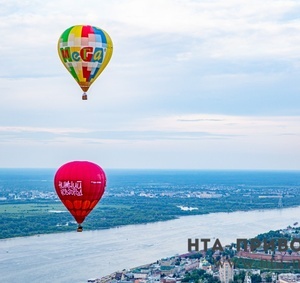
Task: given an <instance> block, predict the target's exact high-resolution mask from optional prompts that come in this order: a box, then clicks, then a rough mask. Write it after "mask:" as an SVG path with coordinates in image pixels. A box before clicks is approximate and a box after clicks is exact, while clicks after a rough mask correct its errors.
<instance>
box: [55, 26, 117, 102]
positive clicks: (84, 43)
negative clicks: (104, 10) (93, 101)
mask: <svg viewBox="0 0 300 283" xmlns="http://www.w3.org/2000/svg"><path fill="white" fill-rule="evenodd" d="M112 52H113V43H112V41H111V38H110V36H109V35H108V34H107V32H105V31H104V30H102V29H100V28H97V27H93V26H89V25H76V26H72V27H70V28H68V29H67V30H65V31H64V32H63V34H62V35H61V36H60V38H59V40H58V55H59V58H60V60H61V61H62V63H63V64H64V66H65V67H66V69H67V70H68V71H69V72H70V74H71V75H72V76H73V78H74V79H75V80H76V81H77V83H78V84H79V86H80V87H81V89H82V90H83V92H84V94H83V95H82V99H83V100H86V99H87V94H86V92H87V91H88V89H89V87H90V86H91V84H92V83H93V82H94V81H95V80H96V79H97V78H98V76H99V75H100V74H101V73H102V71H103V70H104V69H105V67H106V66H107V64H108V62H109V60H110V58H111V56H112Z"/></svg>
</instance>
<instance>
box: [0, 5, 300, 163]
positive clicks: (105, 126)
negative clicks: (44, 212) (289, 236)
mask: <svg viewBox="0 0 300 283" xmlns="http://www.w3.org/2000/svg"><path fill="white" fill-rule="evenodd" d="M0 1H1V0H0ZM2 2H3V3H2ZM2 2H1V11H0V38H1V45H0V52H1V54H2V57H1V58H2V61H1V69H0V91H1V94H2V96H1V105H0V121H1V123H0V127H1V128H0V135H1V141H0V142H1V144H2V145H3V147H2V148H1V155H2V156H3V157H4V156H5V157H6V158H4V159H3V160H6V162H4V163H2V166H5V164H8V163H9V164H10V165H11V166H13V164H14V160H15V161H16V164H22V165H26V164H25V163H24V162H25V161H23V160H25V159H24V157H25V156H26V155H27V154H29V152H31V154H32V157H30V158H32V160H33V161H32V166H34V164H38V166H44V165H45V164H49V163H47V162H46V161H47V160H51V162H52V164H54V163H55V164H56V162H57V158H61V159H63V158H67V157H72V154H74V153H75V152H76V155H79V156H80V157H82V158H85V157H86V156H87V157H93V156H94V155H95V154H94V153H95V152H101V154H102V155H103V156H105V158H106V160H108V162H110V160H114V162H113V163H111V164H112V165H111V166H112V167H114V166H115V167H119V165H120V164H123V165H124V166H125V165H126V161H124V160H123V159H122V158H124V159H126V160H127V162H129V161H128V160H129V159H130V162H129V163H130V164H128V166H129V167H130V166H134V164H140V166H144V167H147V166H150V165H151V164H153V166H154V165H155V162H158V161H156V160H158V159H159V158H157V156H159V157H164V158H165V161H163V162H164V164H165V165H164V166H165V167H167V166H168V164H169V165H171V166H173V164H174V166H175V164H176V160H175V157H174V156H173V155H174V152H176V156H178V158H179V157H180V158H181V160H180V165H179V163H177V164H178V166H181V165H182V164H185V166H187V167H191V166H192V165H189V162H191V164H193V166H195V167H197V166H200V167H205V165H207V166H210V167H214V165H213V164H215V167H218V166H220V165H222V161H220V159H221V158H226V162H227V161H228V164H229V163H230V160H231V158H232V162H231V163H230V164H231V165H228V166H234V165H238V164H239V160H238V159H239V158H240V157H241V156H243V157H244V159H245V161H243V162H242V163H243V164H244V165H243V166H244V167H247V164H248V163H247V162H248V161H249V162H250V161H251V162H250V163H251V164H252V165H251V166H252V167H255V166H256V165H257V166H258V167H259V165H260V164H264V165H263V166H262V167H267V166H268V164H269V165H270V166H271V167H272V166H273V164H275V165H276V166H277V167H278V168H279V167H280V166H283V167H286V168H291V167H293V168H295V167H296V165H295V164H296V163H297V162H298V164H299V160H300V157H299V158H298V159H297V158H296V157H295V156H294V155H293V153H292V150H294V151H296V149H297V143H298V141H299V130H298V128H299V127H298V126H299V122H300V121H299V117H300V108H299V107H298V105H299V103H300V96H299V91H300V87H299V70H300V64H299V56H300V54H299V50H298V49H299V48H298V46H299V45H300V39H299V36H298V35H299V31H300V20H299V18H298V15H299V12H300V3H299V1H296V0H266V1H263V2H262V1H260V0H253V1H251V2H249V1H247V0H228V1H221V0H203V1H195V0H164V1H161V0H151V1H150V0H143V1H138V0H126V1H120V0H111V1H104V0H100V1H98V0H90V1H88V3H87V2H86V1H82V0H78V1H76V3H75V2H74V1H71V0H65V1H60V2H58V1H57V0H54V1H38V0H32V1H24V0H23V1H18V0H12V1H2ZM85 23H88V24H91V25H95V26H99V27H101V28H103V29H104V30H106V31H107V32H108V33H109V34H110V35H111V37H112V40H113V43H114V53H113V56H112V60H111V62H110V64H109V65H108V66H107V68H106V69H105V71H104V72H103V73H102V74H101V76H100V77H99V78H98V80H97V81H96V82H95V84H93V86H92V87H91V89H90V91H89V100H88V101H82V100H81V90H80V89H79V87H78V86H77V84H76V82H75V81H74V79H73V78H72V77H71V76H70V74H69V73H68V72H67V71H66V70H65V68H64V67H63V66H62V64H61V62H60V61H59V58H58V56H57V50H56V45H57V40H58V38H59V36H60V35H61V33H62V32H63V31H64V30H65V29H66V28H68V27H69V26H72V25H74V24H85ZM87 144H89V145H90V146H91V148H92V149H91V150H90V148H89V147H88V146H85V145H87ZM25 145H26V148H27V149H26V150H24V148H25ZM45 145H46V146H45ZM116 152H117V153H118V154H116ZM143 152H146V153H147V152H149V153H147V154H145V155H146V156H145V157H144V154H143ZM225 152H226V153H225ZM197 154H199V155H200V156H201V157H202V156H205V158H203V160H204V159H205V161H203V163H201V162H202V161H201V158H198V159H197V160H196V161H195V160H194V159H193V158H194V156H197ZM111 155H114V157H112V156H111ZM278 155H280V157H278V159H276V158H275V157H274V156H278ZM12 156H13V157H12ZM42 156H43V157H42ZM58 156H60V157H58ZM141 156H143V158H142V160H141ZM154 157H156V158H154ZM294 157H295V161H293V158H294ZM255 158H256V159H255ZM121 159H122V160H121ZM274 159H276V160H274ZM35 160H36V163H35ZM44 160H45V162H44ZM147 162H148V163H147ZM160 162H162V161H160ZM290 163H291V164H294V165H291V166H290V165H289V164H290ZM43 164H44V165H43ZM148 164H149V165H148ZM275 165H274V166H275ZM128 166H127V167H128ZM138 166H139V165H137V167H138ZM222 166H224V167H226V166H227V164H223V165H222ZM298 166H299V165H298ZM154 167H155V166H154Z"/></svg>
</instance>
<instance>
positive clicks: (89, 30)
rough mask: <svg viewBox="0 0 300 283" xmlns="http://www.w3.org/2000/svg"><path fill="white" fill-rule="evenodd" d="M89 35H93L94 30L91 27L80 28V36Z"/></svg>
mask: <svg viewBox="0 0 300 283" xmlns="http://www.w3.org/2000/svg"><path fill="white" fill-rule="evenodd" d="M89 34H94V29H93V27H91V26H82V31H81V36H82V37H88V36H89Z"/></svg>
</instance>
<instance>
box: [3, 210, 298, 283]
mask: <svg viewBox="0 0 300 283" xmlns="http://www.w3.org/2000/svg"><path fill="white" fill-rule="evenodd" d="M299 215H300V207H296V208H283V209H277V210H257V211H249V212H232V213H224V212H223V213H212V214H207V215H198V216H186V217H181V218H179V219H176V220H170V221H164V222H156V223H150V224H141V225H127V226H123V227H120V228H112V229H106V230H99V231H84V232H83V233H77V232H75V231H74V232H68V233H59V234H53V235H40V236H32V237H20V238H12V239H3V240H0V273H1V277H2V281H3V282H18V281H22V280H23V279H24V278H26V279H27V281H28V282H31V283H39V282H41V281H42V282H43V283H52V282H60V283H70V282H74V283H82V282H86V280H87V279H88V278H92V277H95V278H100V277H103V276H105V275H107V274H111V273H113V272H115V271H116V270H120V269H130V268H131V267H133V266H140V265H143V264H144V263H145V262H155V261H156V260H157V259H159V258H163V257H166V256H172V255H175V254H177V253H186V252H187V244H188V243H187V241H188V238H210V239H213V238H219V239H220V241H221V243H224V244H225V243H231V242H235V241H236V239H237V238H251V237H255V236H256V235H257V234H260V233H264V232H266V231H269V230H277V229H281V228H282V227H287V226H288V225H292V224H293V223H295V222H300V221H299Z"/></svg>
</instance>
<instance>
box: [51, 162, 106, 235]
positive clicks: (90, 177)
mask: <svg viewBox="0 0 300 283" xmlns="http://www.w3.org/2000/svg"><path fill="white" fill-rule="evenodd" d="M54 186H55V190H56V193H57V195H58V197H59V198H60V200H61V201H62V203H63V204H64V205H65V207H66V208H67V209H68V210H69V211H70V213H71V214H72V215H73V217H74V218H75V220H76V222H77V223H78V229H77V231H78V232H81V231H82V226H81V224H82V222H83V221H84V219H85V217H86V216H87V215H88V214H89V213H90V212H91V211H92V209H93V208H94V207H95V206H96V204H97V203H98V202H99V200H100V199H101V197H102V195H103V193H104V190H105V186H106V176H105V173H104V171H103V170H102V168H101V167H100V166H98V165H97V164H95V163H92V162H89V161H72V162H69V163H66V164H64V165H62V166H61V167H60V168H59V169H58V170H57V172H56V174H55V177H54Z"/></svg>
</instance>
